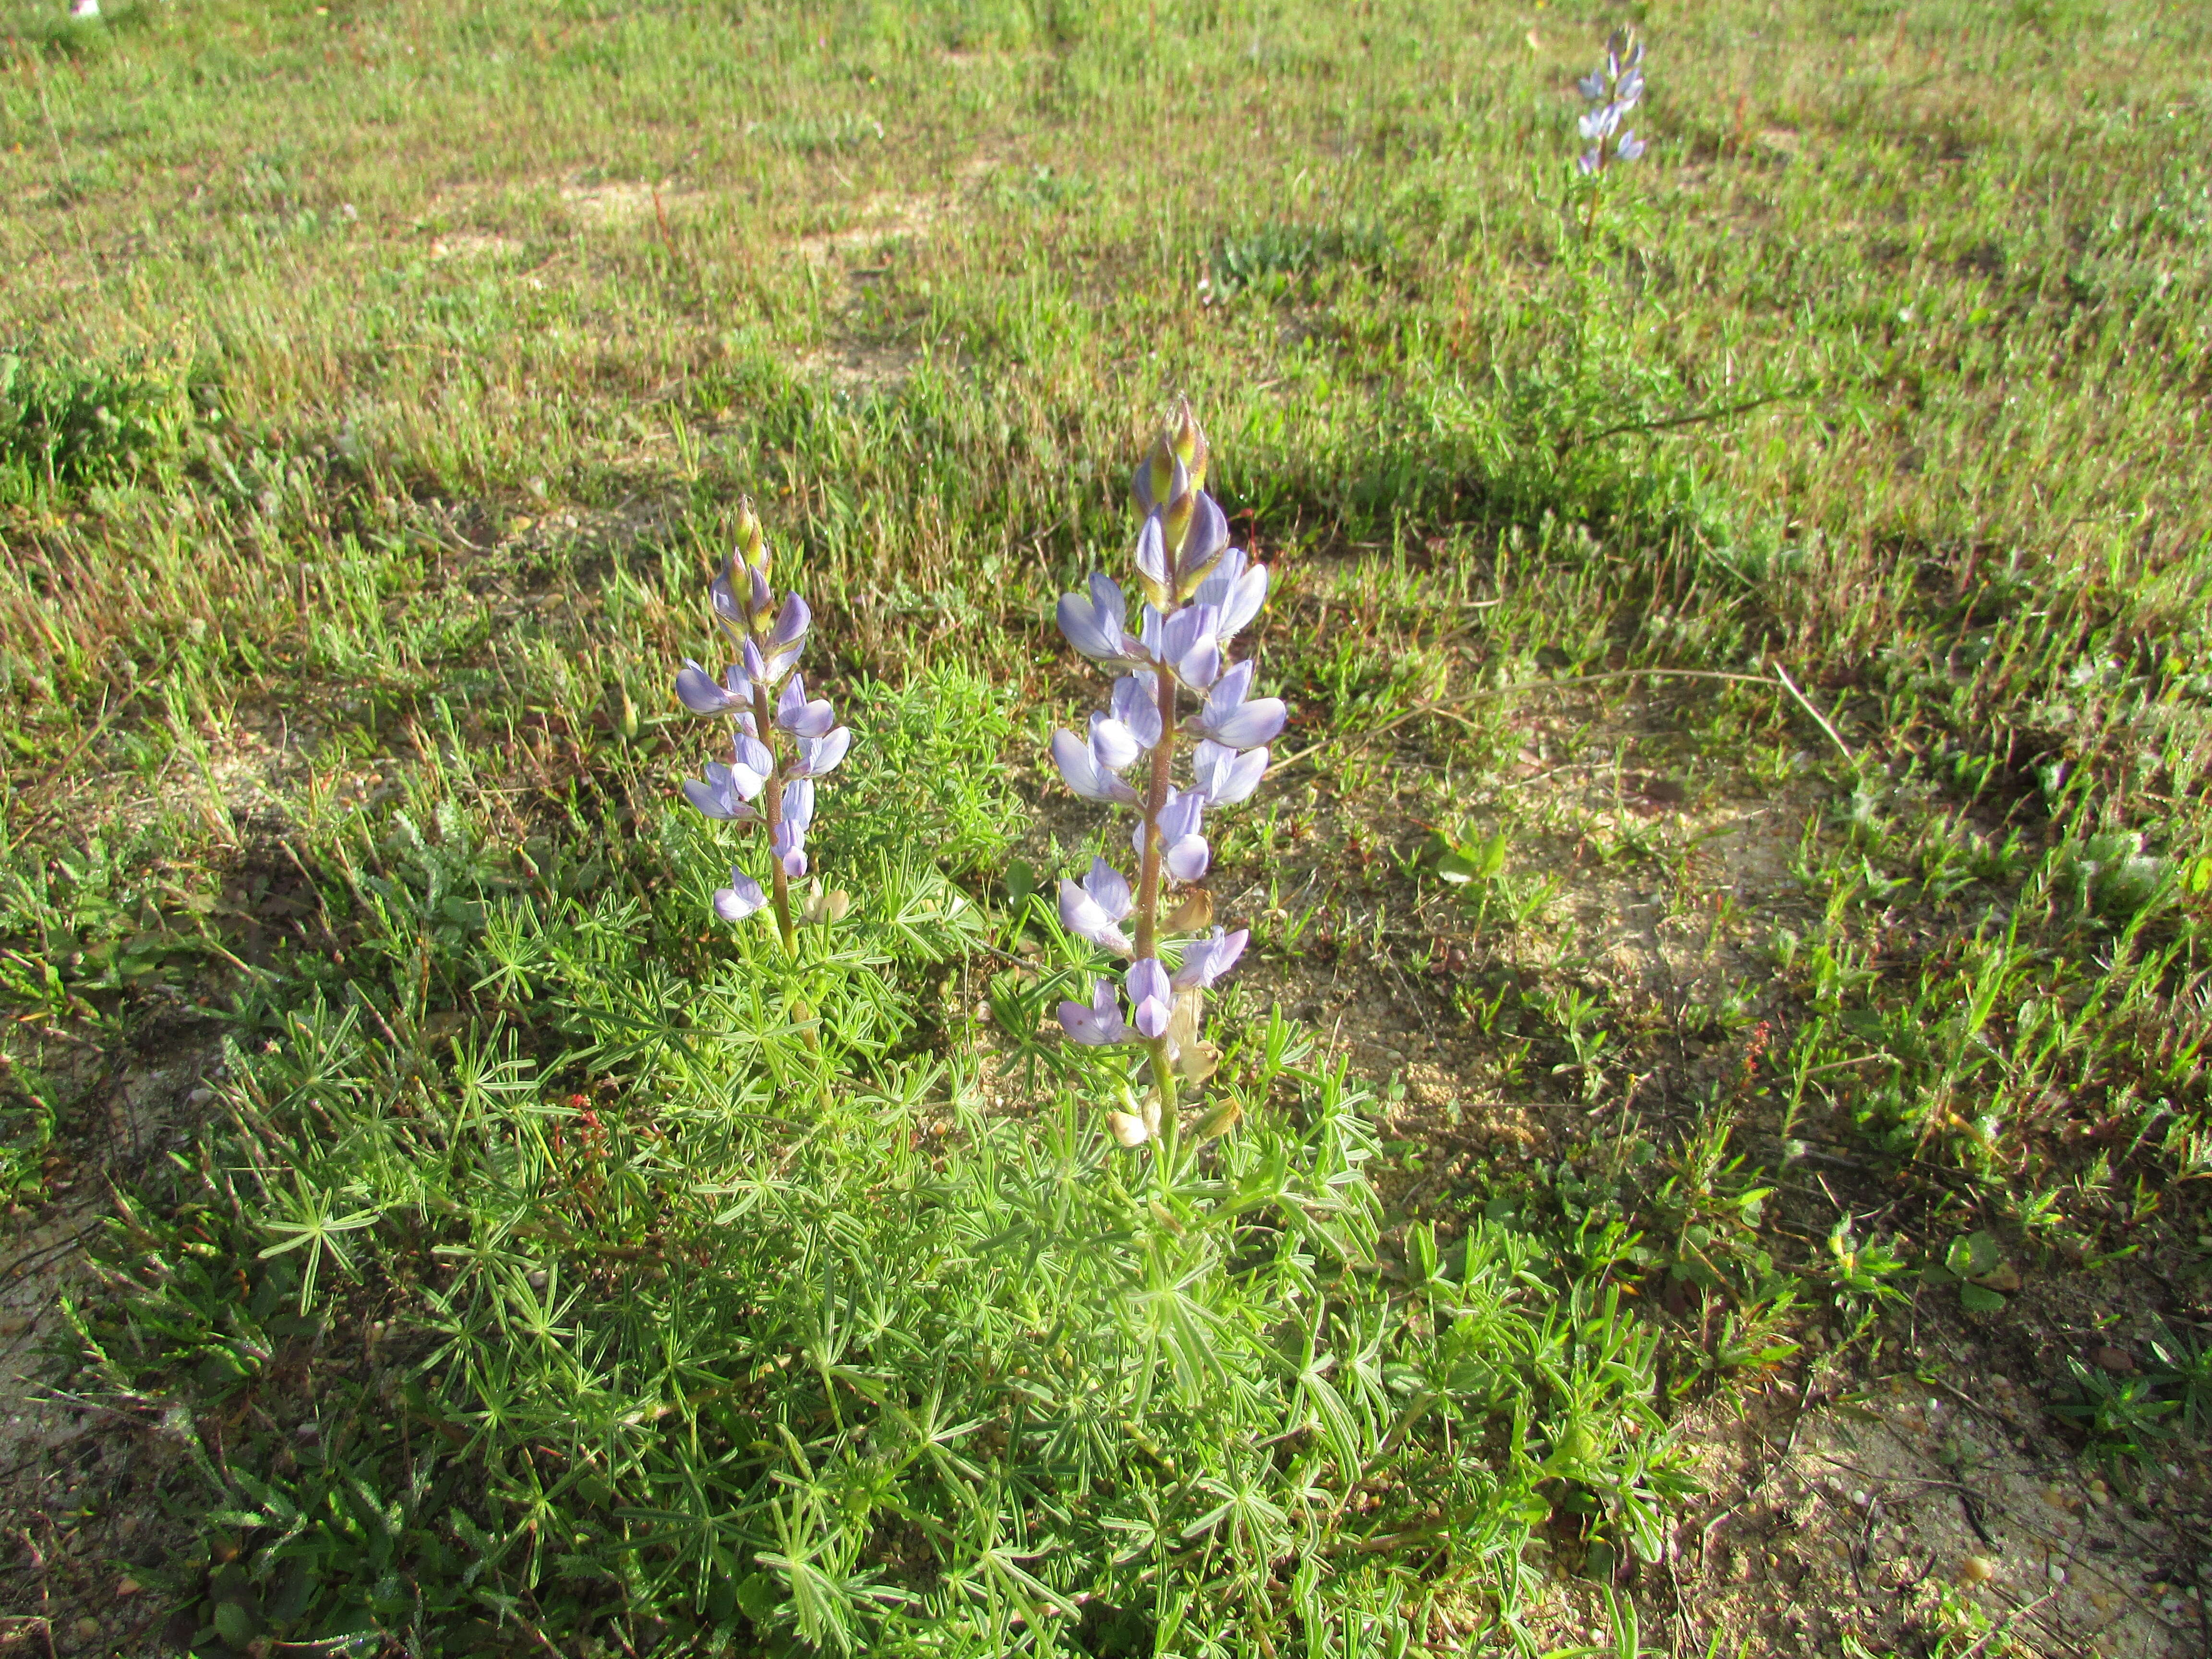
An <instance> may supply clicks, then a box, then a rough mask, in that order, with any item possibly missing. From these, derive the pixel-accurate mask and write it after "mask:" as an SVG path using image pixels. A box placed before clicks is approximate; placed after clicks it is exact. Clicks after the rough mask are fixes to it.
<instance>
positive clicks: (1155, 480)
mask: <svg viewBox="0 0 2212 1659" xmlns="http://www.w3.org/2000/svg"><path fill="white" fill-rule="evenodd" d="M1145 464H1146V468H1147V470H1148V471H1149V474H1150V476H1149V477H1147V478H1146V483H1147V484H1148V485H1149V486H1150V488H1151V490H1152V500H1153V501H1166V500H1167V498H1168V492H1169V491H1170V490H1171V489H1174V488H1175V473H1176V453H1175V451H1174V450H1173V449H1171V448H1170V447H1168V441H1167V438H1166V436H1165V435H1162V436H1161V437H1160V438H1159V439H1158V441H1156V442H1155V443H1154V444H1153V445H1152V453H1151V454H1150V455H1148V456H1146V458H1145Z"/></svg>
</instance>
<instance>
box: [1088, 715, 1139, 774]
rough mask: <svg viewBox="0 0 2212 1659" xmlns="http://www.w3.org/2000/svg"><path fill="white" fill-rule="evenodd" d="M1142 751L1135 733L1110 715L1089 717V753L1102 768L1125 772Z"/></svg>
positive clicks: (1109, 770) (1134, 762)
mask: <svg viewBox="0 0 2212 1659" xmlns="http://www.w3.org/2000/svg"><path fill="white" fill-rule="evenodd" d="M1144 752H1145V751H1144V750H1143V749H1142V748H1141V747H1139V744H1138V742H1137V734H1136V733H1135V732H1132V731H1131V730H1130V729H1129V728H1128V727H1127V726H1124V725H1122V724H1121V721H1119V720H1115V718H1114V717H1113V716H1112V715H1110V714H1093V715H1092V716H1091V757H1092V758H1093V759H1095V760H1096V761H1097V763H1098V764H1099V767H1100V769H1102V770H1104V771H1108V772H1126V771H1127V770H1128V769H1130V768H1131V767H1132V766H1133V765H1135V764H1136V762H1137V757H1138V756H1139V755H1141V754H1143V753H1144Z"/></svg>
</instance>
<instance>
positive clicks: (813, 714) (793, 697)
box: [775, 672, 837, 738]
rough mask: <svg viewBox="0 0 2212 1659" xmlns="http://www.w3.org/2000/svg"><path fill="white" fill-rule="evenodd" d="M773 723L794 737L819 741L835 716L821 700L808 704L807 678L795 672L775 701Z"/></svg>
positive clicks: (822, 699)
mask: <svg viewBox="0 0 2212 1659" xmlns="http://www.w3.org/2000/svg"><path fill="white" fill-rule="evenodd" d="M775 723H776V724H777V725H778V726H781V727H782V728H783V729H784V730H785V731H787V732H790V733H791V735H792V736H793V737H794V738H818V737H820V736H822V735H823V733H824V732H828V731H829V728H830V727H831V726H835V725H836V723H837V716H836V714H832V713H831V712H830V708H829V702H828V701H827V700H826V699H824V698H822V697H817V698H816V699H815V700H814V701H813V702H807V700H806V677H805V675H803V674H800V673H797V672H794V673H793V675H792V677H791V678H789V679H787V680H786V681H785V682H784V684H783V695H782V696H780V697H778V698H777V699H776V702H775Z"/></svg>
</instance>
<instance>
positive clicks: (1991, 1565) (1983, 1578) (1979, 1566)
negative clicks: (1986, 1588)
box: [1959, 1555, 1997, 1584]
mask: <svg viewBox="0 0 2212 1659" xmlns="http://www.w3.org/2000/svg"><path fill="white" fill-rule="evenodd" d="M1996 1576H1997V1564H1996V1562H1994V1561H1992V1560H1990V1558H1989V1557H1988V1556H1986V1555H1970V1556H1968V1557H1967V1558H1966V1559H1965V1560H1963V1561H1961V1562H1960V1563H1959V1577H1961V1578H1963V1579H1965V1580H1966V1582H1967V1583H1970V1584H1986V1583H1989V1582H1990V1579H1992V1578H1994V1577H1996Z"/></svg>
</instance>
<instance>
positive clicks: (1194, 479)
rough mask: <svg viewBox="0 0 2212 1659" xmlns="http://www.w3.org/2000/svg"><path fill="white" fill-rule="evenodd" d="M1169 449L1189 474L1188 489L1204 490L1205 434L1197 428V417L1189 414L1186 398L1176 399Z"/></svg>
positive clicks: (1188, 401) (1188, 402)
mask: <svg viewBox="0 0 2212 1659" xmlns="http://www.w3.org/2000/svg"><path fill="white" fill-rule="evenodd" d="M1169 447H1170V448H1172V449H1173V450H1174V451H1175V453H1176V459H1178V460H1180V461H1181V462H1182V464H1183V469H1184V471H1188V473H1189V474H1190V487H1191V488H1192V489H1205V488H1206V457H1207V453H1208V452H1207V450H1206V434H1205V433H1204V432H1203V431H1201V430H1200V428H1199V424H1198V417H1197V416H1195V415H1193V414H1192V413H1191V412H1190V399H1189V398H1176V424H1175V430H1174V432H1173V433H1172V434H1170V437H1169Z"/></svg>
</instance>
